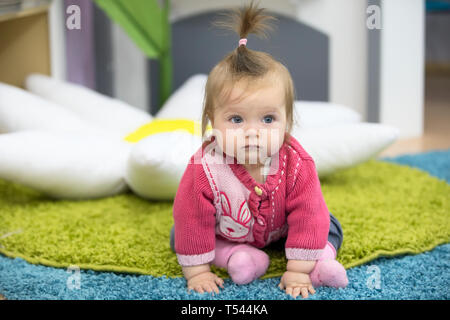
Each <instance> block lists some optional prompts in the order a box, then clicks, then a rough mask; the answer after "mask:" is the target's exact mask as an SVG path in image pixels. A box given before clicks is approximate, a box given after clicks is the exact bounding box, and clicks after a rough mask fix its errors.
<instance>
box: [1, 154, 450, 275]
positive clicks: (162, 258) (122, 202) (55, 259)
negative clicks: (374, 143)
mask: <svg viewBox="0 0 450 320" xmlns="http://www.w3.org/2000/svg"><path fill="white" fill-rule="evenodd" d="M321 185H322V190H323V193H324V196H325V200H326V202H327V206H328V208H329V209H330V211H331V212H332V213H333V214H334V215H335V216H336V218H338V220H339V221H340V223H341V225H342V227H343V230H344V243H343V245H342V247H341V250H340V251H339V255H338V260H339V261H340V262H341V263H342V264H343V265H344V266H345V267H346V268H351V267H354V266H357V265H360V264H363V263H366V262H368V261H370V260H373V259H375V258H378V257H381V256H395V255H399V254H407V253H410V254H416V253H420V252H424V251H427V250H431V249H432V248H434V247H436V246H437V245H439V244H443V243H447V242H449V241H450V215H449V213H450V197H449V195H450V185H449V184H447V183H446V182H445V181H442V180H439V179H437V178H434V177H431V176H430V175H429V174H427V173H425V172H423V171H420V170H418V169H413V168H410V167H406V166H401V165H397V164H392V163H387V162H382V161H376V160H371V161H368V162H365V163H363V164H361V165H359V166H357V167H354V168H351V169H347V170H343V171H340V172H338V173H335V174H333V175H332V176H329V177H327V178H325V179H322V180H321ZM172 223H173V219H172V203H171V202H155V201H148V200H145V199H142V198H139V197H138V196H136V195H134V194H132V193H127V194H122V195H118V196H114V197H109V198H105V199H98V200H86V201H66V200H64V201H61V200H56V201H55V200H51V199H49V198H47V197H46V196H45V195H43V194H40V193H38V192H36V191H34V190H31V189H29V188H27V187H24V186H22V185H18V184H15V183H11V182H7V181H4V180H0V253H2V254H4V255H7V256H9V257H20V258H23V259H25V260H26V261H28V262H30V263H34V264H43V265H47V266H53V267H63V268H65V267H68V266H70V265H76V266H78V267H80V268H82V269H93V270H97V271H113V272H128V273H138V274H147V275H152V276H163V275H166V276H168V277H181V276H182V273H181V268H180V266H179V265H178V263H177V259H176V256H175V254H174V253H173V252H172V251H171V249H170V245H169V233H170V229H171V227H172ZM265 250H266V252H268V253H269V255H270V256H271V264H270V267H269V270H268V272H267V274H266V275H265V276H264V278H269V277H276V276H281V275H282V273H283V272H284V270H285V268H286V260H285V257H284V248H283V243H282V242H279V243H277V244H274V245H271V246H270V247H268V248H266V249H265ZM215 271H216V272H218V274H219V275H220V276H222V277H226V272H225V271H224V270H218V269H215Z"/></svg>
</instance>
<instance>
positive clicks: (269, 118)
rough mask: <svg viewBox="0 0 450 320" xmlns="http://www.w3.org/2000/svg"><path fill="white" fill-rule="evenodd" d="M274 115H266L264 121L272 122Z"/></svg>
mask: <svg viewBox="0 0 450 320" xmlns="http://www.w3.org/2000/svg"><path fill="white" fill-rule="evenodd" d="M272 121H273V116H265V117H264V123H272Z"/></svg>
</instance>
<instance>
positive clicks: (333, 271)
mask: <svg viewBox="0 0 450 320" xmlns="http://www.w3.org/2000/svg"><path fill="white" fill-rule="evenodd" d="M342 241H343V233H342V227H341V225H340V223H339V221H338V220H337V219H336V218H335V217H334V216H333V215H332V214H331V213H330V232H329V234H328V242H327V245H326V246H325V248H324V250H323V253H322V255H321V257H320V258H319V260H317V263H316V265H315V267H314V269H313V270H312V272H311V273H310V278H311V282H312V284H313V286H314V287H321V286H329V287H335V288H344V287H346V286H347V284H348V278H347V272H346V271H345V268H344V267H343V266H342V265H341V264H340V263H339V262H338V261H337V260H336V256H337V251H338V250H339V248H340V247H341V245H342Z"/></svg>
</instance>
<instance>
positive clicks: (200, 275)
mask: <svg viewBox="0 0 450 320" xmlns="http://www.w3.org/2000/svg"><path fill="white" fill-rule="evenodd" d="M231 17H232V18H234V20H232V21H231V22H230V23H228V25H230V26H231V27H233V29H234V30H236V31H237V32H238V33H239V36H240V38H241V40H240V41H239V44H238V46H237V48H236V49H235V50H233V51H232V52H231V53H229V54H228V55H227V56H226V57H225V58H224V59H223V60H222V61H220V62H219V63H218V64H217V65H216V66H215V67H214V68H213V69H212V71H211V72H210V74H209V77H208V81H207V84H206V88H205V101H204V108H203V117H202V135H203V136H205V131H206V126H207V123H208V121H210V122H211V126H212V128H213V130H212V133H211V135H210V136H209V137H208V138H205V139H204V142H203V145H202V146H201V148H199V149H198V150H197V152H196V153H195V154H194V155H193V156H192V157H191V159H190V162H189V164H188V166H187V168H186V170H185V172H184V174H183V177H182V179H181V182H180V185H179V188H178V190H177V193H176V196H175V200H174V206H173V217H174V222H175V223H174V228H173V229H172V232H171V246H172V249H173V250H174V251H175V252H176V255H177V259H178V262H179V263H180V265H181V266H182V270H183V274H184V276H185V278H186V280H187V286H188V289H189V290H195V291H197V292H201V293H202V292H205V291H206V292H216V293H218V292H219V289H218V287H222V288H223V280H222V279H221V278H219V277H218V276H217V275H215V274H214V273H212V272H211V270H210V265H211V264H213V265H215V266H217V267H221V268H225V269H226V270H227V272H228V274H229V275H230V277H231V279H232V281H233V282H234V283H236V284H247V283H250V282H252V281H253V280H255V279H257V278H259V277H261V276H262V275H264V274H265V272H266V270H267V268H268V266H269V257H268V255H267V254H266V253H265V252H264V251H262V250H261V248H263V247H265V246H267V245H268V244H270V243H272V242H275V241H277V240H279V239H285V240H286V242H285V253H286V259H287V266H286V272H284V274H283V276H282V277H281V281H280V284H279V287H280V289H282V290H285V291H286V293H287V294H290V295H292V296H293V297H294V298H295V297H297V296H299V295H301V296H302V297H304V298H306V297H308V294H309V293H310V294H314V293H315V290H314V287H319V286H332V287H345V286H346V285H347V283H348V279H347V275H346V271H345V269H344V267H343V266H342V265H341V264H340V263H339V262H337V261H336V252H337V250H339V248H340V246H341V244H342V229H341V226H340V224H339V222H338V221H337V220H336V218H334V217H333V216H332V215H331V214H330V212H329V211H328V209H327V206H326V204H325V201H324V198H323V195H322V192H321V188H320V182H319V179H318V176H317V172H316V169H315V165H314V161H313V159H312V158H311V157H310V156H309V155H308V153H307V152H306V151H305V150H304V149H303V148H302V146H301V145H300V143H299V142H298V141H297V140H296V139H295V138H294V137H292V136H291V135H290V131H291V129H292V125H293V118H294V117H293V104H294V98H295V97H294V88H293V83H292V79H291V76H290V74H289V71H288V70H287V69H286V68H285V67H284V66H283V65H282V64H281V63H280V62H278V61H276V60H275V59H274V58H273V57H272V56H270V55H269V54H267V53H264V52H259V51H253V50H250V49H248V48H247V45H246V44H247V40H246V36H247V35H248V34H250V33H255V34H258V35H264V32H265V31H266V30H267V28H268V26H269V25H268V24H267V22H268V21H269V20H271V19H273V18H272V17H270V16H267V15H265V13H264V10H263V9H259V8H257V7H255V6H254V5H253V3H252V4H250V5H249V6H247V7H245V8H244V9H242V10H240V11H236V12H235V14H234V15H231ZM222 25H225V23H222Z"/></svg>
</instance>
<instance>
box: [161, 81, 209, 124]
mask: <svg viewBox="0 0 450 320" xmlns="http://www.w3.org/2000/svg"><path fill="white" fill-rule="evenodd" d="M206 80H208V76H207V75H205V74H196V75H193V76H191V77H190V78H188V79H187V80H186V81H185V82H184V83H183V84H182V85H181V87H179V88H178V89H177V90H175V92H174V93H172V94H171V96H170V97H169V99H167V101H166V102H165V103H164V104H163V106H162V107H161V109H160V110H159V111H158V113H157V114H156V115H155V118H158V119H175V118H184V119H190V120H195V121H201V120H202V108H203V96H204V94H205V85H206Z"/></svg>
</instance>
